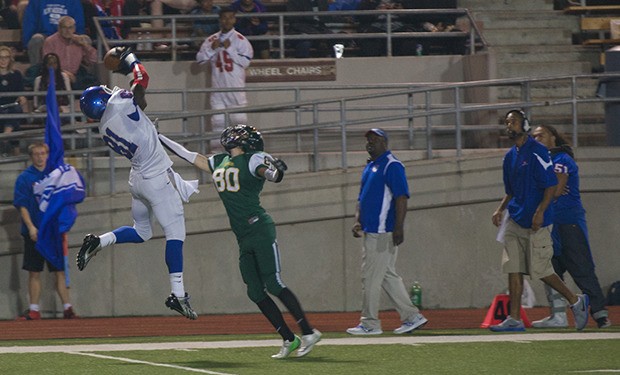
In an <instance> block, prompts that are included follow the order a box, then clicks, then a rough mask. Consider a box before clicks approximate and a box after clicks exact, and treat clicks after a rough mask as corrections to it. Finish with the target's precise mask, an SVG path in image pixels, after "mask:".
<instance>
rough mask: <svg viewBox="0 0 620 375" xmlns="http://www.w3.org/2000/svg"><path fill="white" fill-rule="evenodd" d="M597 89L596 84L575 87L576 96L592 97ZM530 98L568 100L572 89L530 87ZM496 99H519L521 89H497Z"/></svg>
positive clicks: (563, 86) (566, 87)
mask: <svg viewBox="0 0 620 375" xmlns="http://www.w3.org/2000/svg"><path fill="white" fill-rule="evenodd" d="M596 89H597V84H596V83H592V84H583V85H580V86H577V96H579V97H582V98H584V97H594V95H595V93H596ZM530 96H531V98H532V99H534V100H540V99H543V98H544V99H557V98H565V99H566V98H570V97H571V96H572V89H571V87H569V86H567V85H555V86H554V85H552V84H549V85H546V86H544V87H530ZM497 97H498V99H500V100H504V99H519V98H521V88H520V87H517V86H511V87H498V88H497Z"/></svg>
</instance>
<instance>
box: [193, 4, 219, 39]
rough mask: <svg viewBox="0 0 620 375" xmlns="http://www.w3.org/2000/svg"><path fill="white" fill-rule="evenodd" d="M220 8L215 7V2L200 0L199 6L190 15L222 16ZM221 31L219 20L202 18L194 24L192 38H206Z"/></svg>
mask: <svg viewBox="0 0 620 375" xmlns="http://www.w3.org/2000/svg"><path fill="white" fill-rule="evenodd" d="M220 10H221V9H220V7H219V6H217V5H213V0H198V6H197V7H194V9H192V10H191V11H190V12H189V14H191V15H205V16H206V15H209V14H220ZM219 30H220V21H219V20H218V19H217V18H206V17H205V18H201V19H198V20H195V21H194V23H193V24H192V37H200V38H206V37H208V36H209V35H212V34H215V33H216V32H218V31H219Z"/></svg>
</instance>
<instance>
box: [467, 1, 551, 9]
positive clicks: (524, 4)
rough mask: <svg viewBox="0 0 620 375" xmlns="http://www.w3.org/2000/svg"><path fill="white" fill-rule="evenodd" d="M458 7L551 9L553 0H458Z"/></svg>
mask: <svg viewBox="0 0 620 375" xmlns="http://www.w3.org/2000/svg"><path fill="white" fill-rule="evenodd" d="M459 7H460V8H468V9H470V10H472V11H475V10H479V9H484V10H506V11H510V10H553V0H525V1H523V0H460V1H459Z"/></svg>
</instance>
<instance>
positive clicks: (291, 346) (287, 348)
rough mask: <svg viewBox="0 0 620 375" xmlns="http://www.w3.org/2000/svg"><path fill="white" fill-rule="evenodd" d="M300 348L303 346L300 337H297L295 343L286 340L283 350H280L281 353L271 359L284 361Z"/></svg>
mask: <svg viewBox="0 0 620 375" xmlns="http://www.w3.org/2000/svg"><path fill="white" fill-rule="evenodd" d="M300 346H301V339H300V338H299V336H297V335H295V340H293V341H288V340H284V343H283V344H282V348H280V351H279V352H278V354H274V355H272V356H271V358H275V359H284V358H286V357H288V355H289V354H291V353H292V352H294V351H295V350H297V349H299V347H300Z"/></svg>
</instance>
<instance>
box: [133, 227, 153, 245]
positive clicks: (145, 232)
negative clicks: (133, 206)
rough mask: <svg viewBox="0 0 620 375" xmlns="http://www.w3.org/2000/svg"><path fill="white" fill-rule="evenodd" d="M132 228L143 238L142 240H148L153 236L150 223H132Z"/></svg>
mask: <svg viewBox="0 0 620 375" xmlns="http://www.w3.org/2000/svg"><path fill="white" fill-rule="evenodd" d="M133 227H134V229H135V230H136V232H137V233H138V236H140V238H142V239H143V240H144V242H146V241H148V240H150V239H151V237H153V229H152V228H151V226H150V225H138V224H134V226H133Z"/></svg>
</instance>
